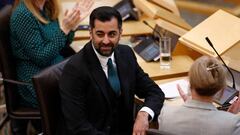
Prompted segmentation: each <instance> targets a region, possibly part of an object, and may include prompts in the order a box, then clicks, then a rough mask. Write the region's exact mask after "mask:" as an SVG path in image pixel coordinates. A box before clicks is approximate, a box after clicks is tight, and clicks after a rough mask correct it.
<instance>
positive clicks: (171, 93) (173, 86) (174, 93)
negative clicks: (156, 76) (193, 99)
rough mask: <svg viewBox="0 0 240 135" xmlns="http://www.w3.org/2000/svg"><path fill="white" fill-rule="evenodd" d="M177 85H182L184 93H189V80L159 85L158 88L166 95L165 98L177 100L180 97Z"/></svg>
mask: <svg viewBox="0 0 240 135" xmlns="http://www.w3.org/2000/svg"><path fill="white" fill-rule="evenodd" d="M177 84H179V85H180V87H181V88H182V90H183V91H184V93H186V94H187V93H188V92H189V82H188V80H187V79H180V80H176V81H172V82H167V83H163V84H159V85H158V86H159V87H160V88H161V89H162V91H163V93H164V94H165V98H168V99H169V98H176V97H179V96H180V95H179V93H178V90H177Z"/></svg>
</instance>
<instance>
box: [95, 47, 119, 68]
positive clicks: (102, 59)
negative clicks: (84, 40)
mask: <svg viewBox="0 0 240 135" xmlns="http://www.w3.org/2000/svg"><path fill="white" fill-rule="evenodd" d="M92 48H93V50H94V52H95V54H96V55H97V57H98V59H99V61H100V63H101V66H102V68H105V67H107V62H108V59H109V58H111V59H112V61H113V63H114V64H115V59H114V52H113V53H112V54H111V56H108V57H107V56H102V55H101V54H99V53H98V52H97V50H96V49H95V47H94V45H93V43H92Z"/></svg>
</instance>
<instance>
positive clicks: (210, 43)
mask: <svg viewBox="0 0 240 135" xmlns="http://www.w3.org/2000/svg"><path fill="white" fill-rule="evenodd" d="M205 39H206V40H207V42H208V44H209V45H210V46H211V47H212V49H213V50H214V52H215V53H216V54H217V56H218V57H219V58H220V60H221V61H222V62H223V64H224V66H226V68H227V70H228V72H229V73H230V75H231V77H232V81H233V84H232V87H233V88H234V89H236V86H235V79H234V76H233V73H232V72H231V70H230V69H229V67H228V66H227V64H226V63H225V62H224V60H223V59H222V57H221V56H220V55H219V54H218V52H217V50H216V49H215V47H214V46H213V44H212V42H211V41H210V39H209V38H208V37H205Z"/></svg>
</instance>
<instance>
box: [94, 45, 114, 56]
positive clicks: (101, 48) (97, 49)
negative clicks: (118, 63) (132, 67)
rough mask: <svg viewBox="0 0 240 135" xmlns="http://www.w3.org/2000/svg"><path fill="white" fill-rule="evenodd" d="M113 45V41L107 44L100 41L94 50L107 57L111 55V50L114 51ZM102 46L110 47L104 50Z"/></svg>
mask: <svg viewBox="0 0 240 135" xmlns="http://www.w3.org/2000/svg"><path fill="white" fill-rule="evenodd" d="M114 46H115V45H114V44H113V43H109V44H107V45H106V44H103V43H100V44H99V47H98V48H96V51H97V52H98V53H99V54H100V55H102V56H106V57H108V56H111V55H112V53H113V51H114V49H115V47H114ZM104 47H111V49H110V50H109V51H104Z"/></svg>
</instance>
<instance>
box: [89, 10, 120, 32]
mask: <svg viewBox="0 0 240 135" xmlns="http://www.w3.org/2000/svg"><path fill="white" fill-rule="evenodd" d="M112 18H116V19H117V21H118V28H119V29H121V28H122V17H121V14H120V13H119V12H118V11H117V10H116V9H114V8H113V7H108V6H102V7H99V8H96V9H94V10H93V11H92V13H91V15H90V27H91V28H94V27H95V24H94V21H95V20H99V21H101V22H106V21H110V20H111V19H112Z"/></svg>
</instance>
